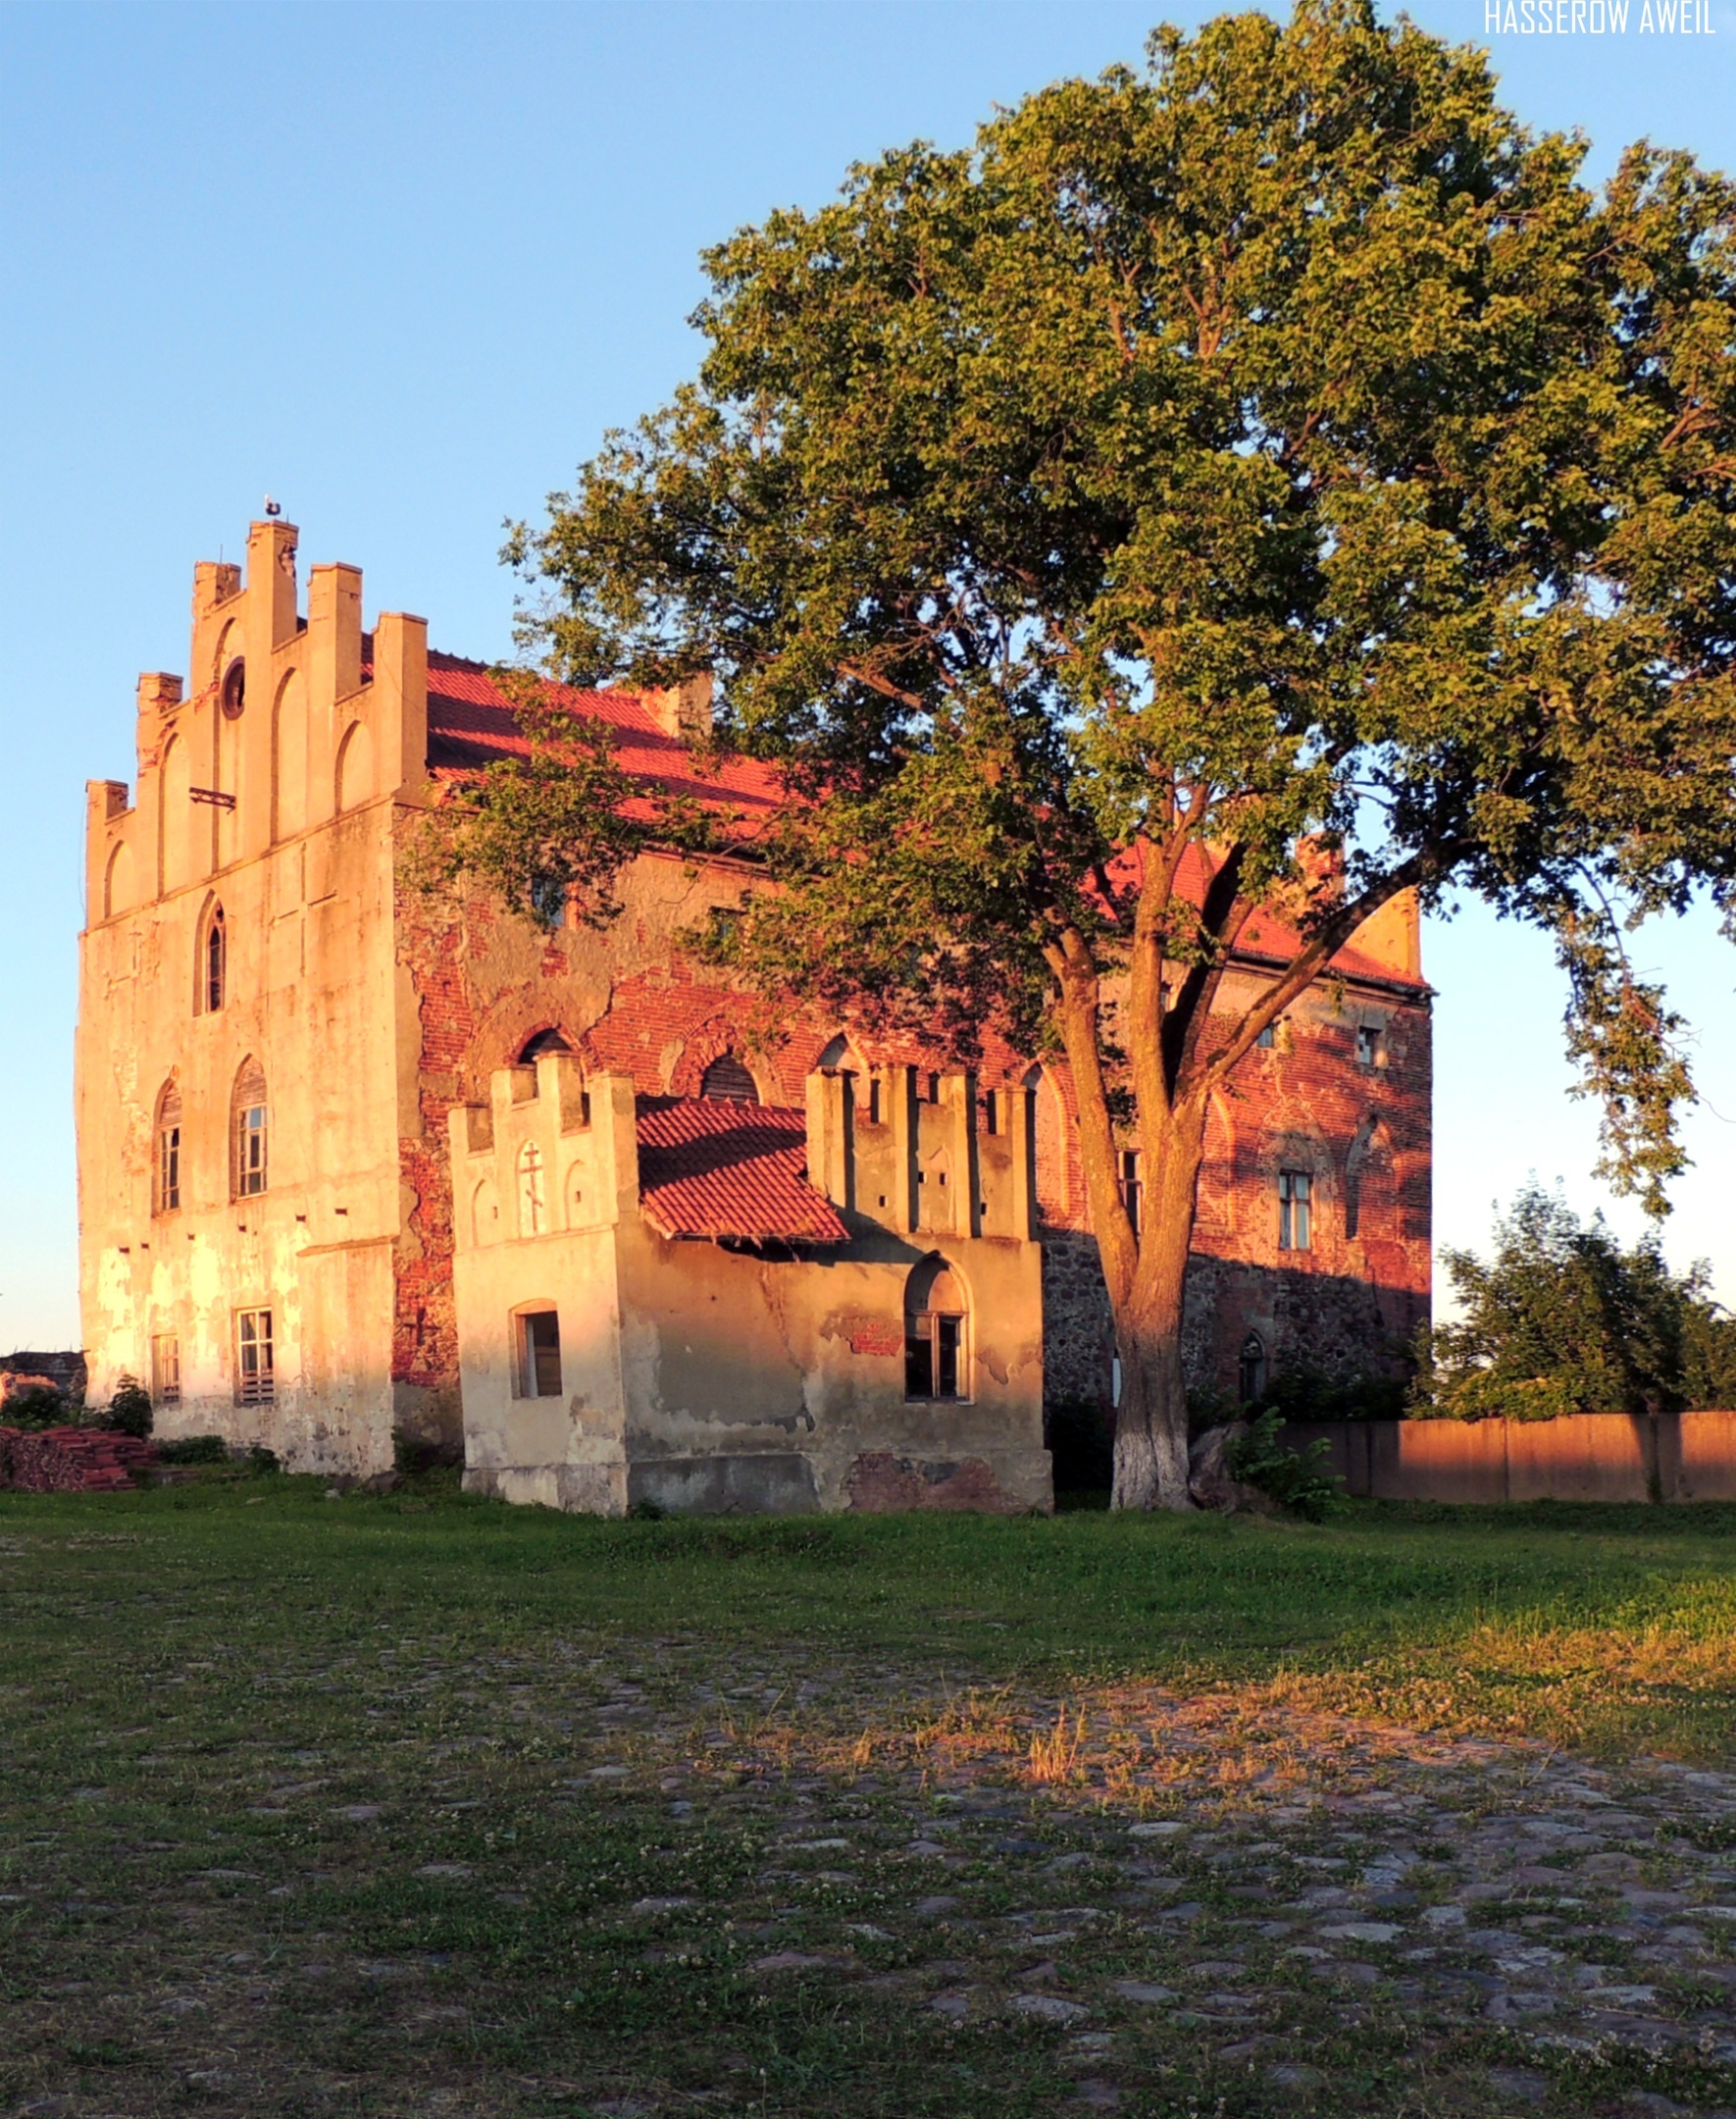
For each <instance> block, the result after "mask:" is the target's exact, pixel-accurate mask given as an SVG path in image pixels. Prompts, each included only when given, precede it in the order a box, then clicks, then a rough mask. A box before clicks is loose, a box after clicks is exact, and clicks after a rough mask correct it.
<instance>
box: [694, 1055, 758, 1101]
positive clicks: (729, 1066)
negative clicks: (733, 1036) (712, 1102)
mask: <svg viewBox="0 0 1736 2119" xmlns="http://www.w3.org/2000/svg"><path fill="white" fill-rule="evenodd" d="M699 1094H700V1095H701V1096H702V1097H720V1098H721V1099H722V1100H723V1101H724V1102H725V1103H727V1104H757V1103H758V1102H759V1084H758V1083H757V1082H756V1081H755V1080H754V1078H753V1076H752V1075H751V1074H749V1073H748V1071H747V1069H746V1067H745V1066H743V1065H742V1063H741V1061H740V1059H737V1057H736V1055H735V1054H734V1053H723V1054H720V1055H719V1057H718V1058H717V1059H714V1060H713V1061H712V1062H711V1064H710V1065H709V1066H708V1067H707V1068H706V1069H705V1073H704V1076H703V1078H702V1079H701V1081H700V1083H699Z"/></svg>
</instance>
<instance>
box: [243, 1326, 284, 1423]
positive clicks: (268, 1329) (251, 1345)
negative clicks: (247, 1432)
mask: <svg viewBox="0 0 1736 2119" xmlns="http://www.w3.org/2000/svg"><path fill="white" fill-rule="evenodd" d="M277 1395H278V1388H277V1368H276V1365H275V1363H274V1361H273V1358H272V1314H271V1312H270V1311H269V1310H237V1311H236V1313H235V1403H236V1404H237V1405H270V1404H271V1402H272V1400H273V1399H274V1398H275V1397H276V1396H277Z"/></svg>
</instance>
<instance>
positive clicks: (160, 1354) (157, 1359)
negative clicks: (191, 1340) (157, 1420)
mask: <svg viewBox="0 0 1736 2119" xmlns="http://www.w3.org/2000/svg"><path fill="white" fill-rule="evenodd" d="M151 1403H152V1405H153V1406H155V1407H156V1408H157V1410H158V1411H159V1412H162V1411H165V1410H167V1409H170V1408H173V1407H175V1406H178V1405H179V1403H180V1341H179V1339H178V1338H177V1337H176V1335H175V1333H173V1332H159V1333H158V1334H157V1336H156V1337H155V1338H154V1339H153V1340H152V1341H151Z"/></svg>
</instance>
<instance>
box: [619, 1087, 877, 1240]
mask: <svg viewBox="0 0 1736 2119" xmlns="http://www.w3.org/2000/svg"><path fill="white" fill-rule="evenodd" d="M636 1111H637V1113H638V1198H639V1211H640V1213H642V1214H643V1215H644V1217H645V1219H646V1220H647V1221H648V1222H650V1224H651V1226H652V1227H653V1228H654V1229H656V1230H657V1232H658V1233H659V1235H663V1236H671V1237H674V1236H708V1237H712V1238H717V1237H725V1236H733V1237H736V1238H739V1239H740V1240H742V1241H745V1242H749V1243H774V1242H775V1243H791V1244H842V1243H847V1242H848V1241H849V1230H848V1229H847V1228H845V1227H844V1225H843V1222H842V1219H841V1218H840V1216H839V1214H838V1211H837V1209H836V1208H835V1207H834V1206H833V1205H832V1203H831V1201H830V1200H827V1199H825V1198H824V1197H822V1195H821V1194H820V1193H818V1192H816V1191H815V1190H814V1188H813V1186H812V1185H810V1184H809V1183H808V1181H807V1178H806V1177H805V1175H804V1174H803V1171H804V1168H805V1165H806V1162H807V1130H808V1129H807V1119H806V1116H805V1115H804V1113H802V1112H801V1111H790V1110H786V1109H784V1108H782V1107H780V1106H778V1105H767V1104H735V1103H728V1102H725V1101H724V1100H723V1099H722V1098H718V1097H644V1096H642V1097H639V1098H638V1101H637V1104H636Z"/></svg>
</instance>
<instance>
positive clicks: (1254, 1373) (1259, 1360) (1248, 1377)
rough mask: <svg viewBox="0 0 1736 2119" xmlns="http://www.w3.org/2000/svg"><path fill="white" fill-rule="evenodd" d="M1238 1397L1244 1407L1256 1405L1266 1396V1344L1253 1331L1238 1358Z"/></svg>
mask: <svg viewBox="0 0 1736 2119" xmlns="http://www.w3.org/2000/svg"><path fill="white" fill-rule="evenodd" d="M1236 1395H1237V1397H1239V1398H1240V1399H1241V1400H1242V1403H1243V1404H1244V1405H1256V1404H1258V1402H1259V1400H1260V1399H1262V1398H1263V1397H1264V1396H1265V1395H1266V1342H1265V1341H1264V1340H1263V1339H1262V1338H1261V1337H1260V1335H1259V1333H1258V1332H1256V1331H1251V1332H1250V1333H1249V1335H1248V1337H1247V1338H1246V1339H1244V1340H1243V1342H1242V1351H1241V1353H1240V1354H1239V1355H1237V1357H1236Z"/></svg>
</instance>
